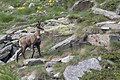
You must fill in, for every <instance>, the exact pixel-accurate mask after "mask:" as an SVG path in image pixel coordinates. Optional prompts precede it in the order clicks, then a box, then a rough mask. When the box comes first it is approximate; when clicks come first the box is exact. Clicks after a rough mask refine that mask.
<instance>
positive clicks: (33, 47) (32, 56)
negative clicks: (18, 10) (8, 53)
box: [31, 45, 35, 58]
mask: <svg viewBox="0 0 120 80" xmlns="http://www.w3.org/2000/svg"><path fill="white" fill-rule="evenodd" d="M32 49H33V53H32V56H31V58H33V56H34V52H35V49H34V45H32Z"/></svg>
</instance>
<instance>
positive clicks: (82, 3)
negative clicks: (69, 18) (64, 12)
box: [70, 0, 93, 10]
mask: <svg viewBox="0 0 120 80" xmlns="http://www.w3.org/2000/svg"><path fill="white" fill-rule="evenodd" d="M91 6H93V3H92V2H91V1H90V0H79V1H77V2H76V3H75V4H74V5H73V6H72V8H71V9H70V10H84V9H86V8H90V7H91Z"/></svg>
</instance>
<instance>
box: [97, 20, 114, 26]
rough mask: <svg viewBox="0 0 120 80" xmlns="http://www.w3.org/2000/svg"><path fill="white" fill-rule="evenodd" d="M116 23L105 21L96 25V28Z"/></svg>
mask: <svg viewBox="0 0 120 80" xmlns="http://www.w3.org/2000/svg"><path fill="white" fill-rule="evenodd" d="M115 23H116V22H115V21H105V22H99V23H97V24H96V26H99V27H100V26H103V25H106V24H115Z"/></svg>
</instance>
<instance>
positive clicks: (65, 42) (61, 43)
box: [51, 35, 76, 50]
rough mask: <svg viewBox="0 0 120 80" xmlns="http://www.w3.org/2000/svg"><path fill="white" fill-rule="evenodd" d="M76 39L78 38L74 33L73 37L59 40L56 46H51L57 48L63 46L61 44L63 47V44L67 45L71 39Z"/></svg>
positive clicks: (53, 48)
mask: <svg viewBox="0 0 120 80" xmlns="http://www.w3.org/2000/svg"><path fill="white" fill-rule="evenodd" d="M75 39H76V36H75V35H72V36H71V37H69V38H67V39H65V40H63V41H62V42H59V43H58V44H56V45H54V46H53V47H52V48H51V50H56V49H57V48H59V47H61V46H62V47H63V46H65V45H67V44H69V43H70V42H71V41H73V40H75Z"/></svg>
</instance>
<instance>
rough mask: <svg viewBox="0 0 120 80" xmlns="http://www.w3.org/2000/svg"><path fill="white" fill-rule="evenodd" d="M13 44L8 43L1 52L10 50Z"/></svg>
mask: <svg viewBox="0 0 120 80" xmlns="http://www.w3.org/2000/svg"><path fill="white" fill-rule="evenodd" d="M11 46H12V45H8V46H6V47H4V48H3V49H1V50H0V53H5V52H6V51H10V50H11Z"/></svg>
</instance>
